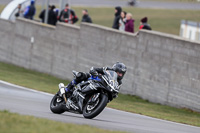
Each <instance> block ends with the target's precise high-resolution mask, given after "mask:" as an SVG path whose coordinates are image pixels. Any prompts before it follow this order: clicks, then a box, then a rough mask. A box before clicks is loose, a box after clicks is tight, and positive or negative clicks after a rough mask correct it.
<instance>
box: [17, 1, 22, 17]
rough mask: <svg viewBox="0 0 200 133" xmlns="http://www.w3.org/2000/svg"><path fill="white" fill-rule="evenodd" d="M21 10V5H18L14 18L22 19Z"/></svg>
mask: <svg viewBox="0 0 200 133" xmlns="http://www.w3.org/2000/svg"><path fill="white" fill-rule="evenodd" d="M21 8H22V4H19V5H18V7H17V9H18V10H17V12H16V13H15V17H22V16H23V14H22V13H23V10H22V9H21Z"/></svg>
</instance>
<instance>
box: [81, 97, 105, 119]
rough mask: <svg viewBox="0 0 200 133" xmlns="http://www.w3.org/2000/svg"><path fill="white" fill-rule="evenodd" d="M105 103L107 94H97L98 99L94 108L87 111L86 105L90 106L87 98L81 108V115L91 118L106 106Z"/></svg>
mask: <svg viewBox="0 0 200 133" xmlns="http://www.w3.org/2000/svg"><path fill="white" fill-rule="evenodd" d="M107 103H108V96H107V95H105V94H101V95H100V96H99V101H98V103H97V105H96V106H95V108H94V109H92V110H90V111H89V110H88V106H90V105H89V100H88V101H87V103H86V105H85V106H84V108H83V116H84V117H85V118H87V119H92V118H94V117H96V116H97V115H99V114H100V113H101V112H102V111H103V109H104V108H105V107H106V105H107Z"/></svg>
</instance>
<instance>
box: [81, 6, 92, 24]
mask: <svg viewBox="0 0 200 133" xmlns="http://www.w3.org/2000/svg"><path fill="white" fill-rule="evenodd" d="M82 14H83V17H82V21H81V22H87V23H92V19H91V18H90V16H89V15H88V11H87V9H84V10H83V11H82Z"/></svg>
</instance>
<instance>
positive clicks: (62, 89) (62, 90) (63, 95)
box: [58, 83, 67, 103]
mask: <svg viewBox="0 0 200 133" xmlns="http://www.w3.org/2000/svg"><path fill="white" fill-rule="evenodd" d="M58 87H59V89H60V94H61V95H62V97H63V98H64V100H65V103H67V98H66V96H65V85H64V84H63V83H60V84H59V85H58Z"/></svg>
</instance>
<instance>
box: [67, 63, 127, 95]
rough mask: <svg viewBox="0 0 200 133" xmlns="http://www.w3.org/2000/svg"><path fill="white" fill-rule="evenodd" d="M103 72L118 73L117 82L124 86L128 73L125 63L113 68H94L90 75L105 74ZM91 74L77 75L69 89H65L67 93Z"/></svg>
mask: <svg viewBox="0 0 200 133" xmlns="http://www.w3.org/2000/svg"><path fill="white" fill-rule="evenodd" d="M103 70H113V71H115V72H116V73H117V75H118V77H117V81H118V83H119V85H121V84H122V79H123V77H124V75H125V73H126V70H127V68H126V66H125V65H124V63H120V62H117V63H115V64H114V65H113V66H112V68H109V67H102V68H94V67H92V68H91V69H90V72H89V73H90V74H91V75H92V76H97V75H98V74H104V72H103ZM89 73H84V72H79V73H77V75H76V76H75V79H74V80H72V81H71V82H70V83H69V84H68V85H67V87H66V88H65V91H66V92H69V91H70V90H71V89H72V88H73V87H74V86H75V85H77V84H78V83H80V82H81V81H85V80H87V79H88V78H89V77H90V74H89Z"/></svg>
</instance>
